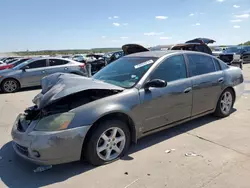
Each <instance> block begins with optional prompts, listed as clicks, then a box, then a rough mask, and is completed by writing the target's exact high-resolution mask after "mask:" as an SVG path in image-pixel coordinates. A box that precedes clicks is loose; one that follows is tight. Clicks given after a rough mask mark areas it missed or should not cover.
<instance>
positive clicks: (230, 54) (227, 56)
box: [219, 46, 244, 64]
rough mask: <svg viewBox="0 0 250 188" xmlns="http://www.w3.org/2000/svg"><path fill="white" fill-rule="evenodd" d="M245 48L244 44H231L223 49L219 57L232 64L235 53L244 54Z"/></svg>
mask: <svg viewBox="0 0 250 188" xmlns="http://www.w3.org/2000/svg"><path fill="white" fill-rule="evenodd" d="M243 52H244V50H243V48H242V46H230V47H228V48H226V49H225V50H223V52H222V53H221V54H220V55H219V58H220V59H221V60H222V61H224V62H225V63H227V64H230V63H231V62H232V61H233V59H234V55H239V56H242V54H243Z"/></svg>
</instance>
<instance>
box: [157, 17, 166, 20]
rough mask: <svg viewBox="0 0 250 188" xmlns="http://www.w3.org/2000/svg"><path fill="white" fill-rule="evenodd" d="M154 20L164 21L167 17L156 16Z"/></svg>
mask: <svg viewBox="0 0 250 188" xmlns="http://www.w3.org/2000/svg"><path fill="white" fill-rule="evenodd" d="M155 18H156V19H158V20H165V19H167V18H168V17H167V16H156V17H155Z"/></svg>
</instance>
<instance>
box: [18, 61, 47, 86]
mask: <svg viewBox="0 0 250 188" xmlns="http://www.w3.org/2000/svg"><path fill="white" fill-rule="evenodd" d="M46 67H47V61H46V59H41V60H35V61H33V62H31V63H29V64H27V65H26V68H25V70H23V72H22V73H21V79H22V83H23V86H24V87H30V86H39V85H41V79H42V78H43V77H44V76H46V75H47V71H46Z"/></svg>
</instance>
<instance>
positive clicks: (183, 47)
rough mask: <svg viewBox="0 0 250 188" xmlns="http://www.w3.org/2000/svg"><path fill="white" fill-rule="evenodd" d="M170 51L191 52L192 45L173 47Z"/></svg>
mask: <svg viewBox="0 0 250 188" xmlns="http://www.w3.org/2000/svg"><path fill="white" fill-rule="evenodd" d="M171 50H188V51H193V46H192V45H187V46H174V47H172V48H171Z"/></svg>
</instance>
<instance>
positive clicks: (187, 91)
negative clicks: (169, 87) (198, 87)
mask: <svg viewBox="0 0 250 188" xmlns="http://www.w3.org/2000/svg"><path fill="white" fill-rule="evenodd" d="M191 90H192V88H191V87H188V88H186V89H185V90H184V91H183V93H189V92H190V91H191Z"/></svg>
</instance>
